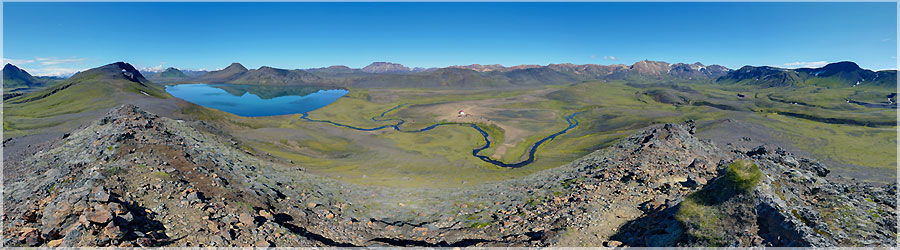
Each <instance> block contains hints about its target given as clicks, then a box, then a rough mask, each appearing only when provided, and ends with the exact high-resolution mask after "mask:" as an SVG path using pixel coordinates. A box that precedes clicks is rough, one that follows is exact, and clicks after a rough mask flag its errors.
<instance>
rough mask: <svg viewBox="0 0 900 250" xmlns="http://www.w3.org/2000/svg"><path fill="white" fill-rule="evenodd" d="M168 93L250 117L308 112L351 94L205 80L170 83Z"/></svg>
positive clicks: (334, 90) (331, 90)
mask: <svg viewBox="0 0 900 250" xmlns="http://www.w3.org/2000/svg"><path fill="white" fill-rule="evenodd" d="M166 92H169V94H172V95H173V96H175V97H178V98H181V99H184V100H185V101H189V102H192V103H195V104H197V105H200V106H204V107H207V108H214V109H218V110H221V111H225V112H228V113H232V114H235V115H239V116H247V117H254V116H272V115H286V114H301V113H306V112H309V111H313V110H316V109H319V108H322V107H325V106H326V105H328V104H331V103H332V102H334V101H336V100H337V99H338V98H341V97H342V96H344V95H346V94H347V93H349V91H347V90H344V89H323V88H321V87H309V86H257V85H235V84H202V83H201V84H179V85H169V86H166Z"/></svg>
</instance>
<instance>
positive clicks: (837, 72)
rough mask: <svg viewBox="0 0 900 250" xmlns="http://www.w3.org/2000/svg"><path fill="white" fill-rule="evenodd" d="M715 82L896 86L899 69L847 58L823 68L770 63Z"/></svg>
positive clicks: (746, 68) (765, 84)
mask: <svg viewBox="0 0 900 250" xmlns="http://www.w3.org/2000/svg"><path fill="white" fill-rule="evenodd" d="M716 82H718V83H721V84H742V85H754V86H761V87H791V86H819V87H826V88H850V87H878V88H896V84H897V71H896V70H883V71H872V70H868V69H863V68H860V67H859V65H857V64H856V63H854V62H847V61H844V62H836V63H830V64H828V65H825V66H823V67H821V68H799V69H785V68H777V67H769V66H760V67H756V66H744V67H742V68H741V69H739V70H736V71H733V72H731V73H729V74H726V75H724V76H722V77H720V78H719V79H717V80H716Z"/></svg>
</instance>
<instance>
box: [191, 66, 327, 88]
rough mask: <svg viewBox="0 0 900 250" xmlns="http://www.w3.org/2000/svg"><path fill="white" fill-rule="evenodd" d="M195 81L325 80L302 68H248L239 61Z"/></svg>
mask: <svg viewBox="0 0 900 250" xmlns="http://www.w3.org/2000/svg"><path fill="white" fill-rule="evenodd" d="M195 81H198V82H206V83H229V84H258V85H321V84H323V83H325V82H326V81H323V79H322V78H321V77H319V76H317V75H315V74H312V73H309V72H306V71H304V70H299V69H294V70H286V69H276V68H272V67H268V66H263V67H260V68H259V69H255V70H248V69H247V68H245V67H244V66H243V65H241V64H240V63H232V64H231V65H229V66H228V67H226V68H225V69H222V70H217V71H211V72H209V73H207V74H205V75H203V76H200V77H198V78H197V79H195Z"/></svg>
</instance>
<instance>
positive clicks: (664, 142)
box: [0, 105, 898, 247]
mask: <svg viewBox="0 0 900 250" xmlns="http://www.w3.org/2000/svg"><path fill="white" fill-rule="evenodd" d="M693 134H694V125H693V123H692V122H686V123H683V124H666V125H662V126H653V127H650V128H647V129H646V130H644V131H642V132H640V133H638V134H635V135H633V136H630V137H628V138H626V139H623V140H621V141H620V142H619V143H617V144H616V145H615V146H613V147H609V148H606V149H603V150H599V151H597V152H594V153H591V154H589V155H587V156H585V157H583V158H582V159H579V160H577V161H575V162H572V163H570V164H567V165H565V166H561V167H558V168H554V169H550V170H546V171H542V172H539V173H536V174H534V175H531V176H528V177H525V178H521V179H516V180H509V181H504V182H499V183H493V184H487V185H483V186H479V187H470V188H457V189H434V190H428V189H426V190H421V189H419V190H410V189H395V188H377V187H365V186H358V185H352V184H345V183H340V182H336V181H333V180H329V179H325V178H321V177H317V176H315V175H311V174H308V173H306V172H305V171H303V169H302V166H293V165H286V164H283V163H279V162H276V161H273V160H271V159H268V158H267V157H265V156H257V155H255V152H253V151H251V150H250V149H249V148H246V147H244V146H243V145H241V144H240V143H239V142H236V141H234V140H232V139H230V138H228V137H227V135H221V134H220V133H217V132H216V130H215V127H214V126H211V125H208V124H204V123H202V122H192V121H180V120H172V119H169V118H164V117H158V116H156V115H153V114H149V113H146V112H144V111H141V110H139V109H138V108H136V107H134V106H130V105H125V106H120V107H117V108H115V109H113V110H112V111H110V112H109V113H108V114H107V115H106V117H104V118H103V119H101V120H98V121H96V122H94V123H92V124H91V125H90V126H87V127H86V128H83V129H80V130H78V131H75V132H73V133H71V134H66V135H65V136H63V138H60V139H59V140H57V141H56V142H54V144H53V145H52V146H51V147H50V149H48V150H43V151H41V152H38V153H36V154H34V155H33V156H29V157H27V158H26V159H25V160H23V161H21V162H7V163H5V166H4V169H3V170H4V178H5V179H4V180H3V183H4V190H3V192H4V193H3V199H4V207H3V218H2V221H3V222H2V223H3V232H2V233H3V237H0V238H2V239H3V242H2V244H3V246H49V247H56V246H121V247H129V246H141V247H149V246H386V245H394V246H601V245H602V246H625V245H627V246H896V245H897V235H898V234H897V232H898V231H897V208H896V202H897V185H896V184H893V185H889V186H872V185H868V184H857V183H852V182H848V181H846V180H837V179H833V178H832V177H829V176H828V173H829V170H828V168H827V167H825V166H823V165H821V164H819V163H817V162H816V161H815V160H810V159H801V158H797V157H794V156H793V155H791V154H790V153H789V152H785V151H784V150H781V149H777V148H767V147H759V148H754V149H741V148H729V149H721V148H719V147H717V146H716V145H714V144H713V143H711V142H709V141H703V140H699V139H697V138H696V137H694V135H693Z"/></svg>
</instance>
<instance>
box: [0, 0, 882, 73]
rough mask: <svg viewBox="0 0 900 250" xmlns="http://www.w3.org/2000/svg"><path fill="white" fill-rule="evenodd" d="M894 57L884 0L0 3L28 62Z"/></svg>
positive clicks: (782, 63) (67, 65)
mask: <svg viewBox="0 0 900 250" xmlns="http://www.w3.org/2000/svg"><path fill="white" fill-rule="evenodd" d="M896 56H897V3H15V2H12V3H10V2H7V3H3V58H4V60H5V61H8V62H13V63H14V64H15V63H18V64H20V65H21V66H22V67H23V68H26V69H29V70H31V71H36V72H35V73H36V74H38V75H47V74H58V73H60V72H64V71H74V70H82V69H86V68H91V67H96V66H100V65H103V64H107V63H111V62H115V61H125V62H129V63H132V64H133V65H135V66H137V67H153V66H160V65H162V66H164V67H169V66H171V67H177V68H186V69H218V68H223V67H225V66H227V65H228V64H229V63H231V62H241V63H242V64H244V65H245V66H247V67H248V68H257V67H259V66H263V65H267V66H273V67H278V68H289V69H294V68H311V67H325V66H330V65H347V66H350V67H363V66H365V65H367V64H369V63H371V62H373V61H389V62H396V63H402V64H404V65H407V66H410V67H414V66H419V67H444V66H449V65H464V64H473V63H479V64H495V63H499V64H503V65H506V66H511V65H518V64H541V65H543V64H548V63H566V62H571V63H576V64H586V63H594V64H632V63H634V62H636V61H640V60H644V59H650V60H660V61H667V62H687V63H693V62H702V63H704V64H720V65H724V66H726V67H729V68H739V67H741V66H743V65H771V66H779V67H796V66H798V65H812V66H816V65H821V64H823V63H825V62H835V61H843V60H850V61H855V62H857V63H859V64H860V65H861V66H863V67H864V68H871V69H893V68H897V58H896Z"/></svg>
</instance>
